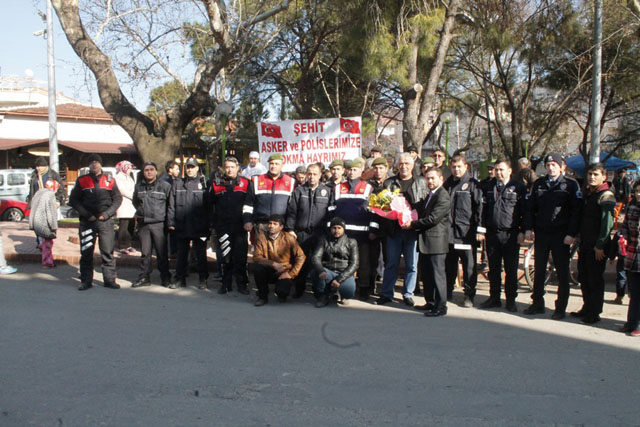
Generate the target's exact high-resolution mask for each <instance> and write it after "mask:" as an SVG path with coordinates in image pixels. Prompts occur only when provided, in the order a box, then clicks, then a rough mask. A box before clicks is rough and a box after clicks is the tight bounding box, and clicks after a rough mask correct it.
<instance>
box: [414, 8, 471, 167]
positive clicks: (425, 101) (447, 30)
mask: <svg viewBox="0 0 640 427" xmlns="http://www.w3.org/2000/svg"><path fill="white" fill-rule="evenodd" d="M459 6H460V0H451V1H450V2H449V7H448V8H447V14H446V17H445V20H444V24H443V26H442V30H440V40H438V45H437V47H436V55H435V59H434V62H433V66H432V67H431V69H430V70H429V77H428V79H427V82H426V88H424V91H423V90H422V87H423V86H422V85H421V84H420V82H418V80H417V75H418V73H417V67H418V47H417V37H415V40H414V41H413V42H414V46H413V49H412V52H411V59H410V60H409V62H408V67H409V88H408V89H407V90H406V91H405V93H404V95H403V100H404V117H403V119H402V124H403V127H404V133H403V145H404V146H405V148H406V147H408V146H410V145H414V146H416V148H417V149H418V155H419V156H422V144H423V143H424V140H425V138H426V136H427V133H428V131H429V129H428V127H427V124H428V122H429V116H430V114H431V110H432V109H433V107H434V105H435V102H436V100H437V97H436V90H437V88H438V84H439V82H440V76H441V75H442V70H443V68H444V63H445V59H446V57H447V51H448V50H449V44H450V43H451V39H452V38H453V28H454V26H455V19H456V13H457V12H458V8H459Z"/></svg>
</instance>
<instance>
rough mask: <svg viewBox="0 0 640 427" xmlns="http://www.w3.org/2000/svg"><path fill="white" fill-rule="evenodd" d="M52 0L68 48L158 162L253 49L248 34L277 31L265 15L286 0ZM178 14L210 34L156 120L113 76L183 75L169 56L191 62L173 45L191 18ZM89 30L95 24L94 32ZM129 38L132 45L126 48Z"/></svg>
mask: <svg viewBox="0 0 640 427" xmlns="http://www.w3.org/2000/svg"><path fill="white" fill-rule="evenodd" d="M52 4H53V7H54V9H55V11H56V14H57V15H58V18H59V20H60V23H61V26H62V29H63V31H64V33H65V35H66V37H67V39H68V41H69V43H70V44H71V46H72V48H73V50H74V51H75V53H76V54H77V55H78V56H79V57H80V59H81V60H82V61H83V62H84V63H85V64H86V66H87V67H88V68H89V69H90V70H91V72H92V73H93V74H94V76H95V78H96V82H97V86H98V94H99V96H100V101H101V102H102V105H103V106H104V108H105V110H106V111H107V112H108V113H109V114H111V116H112V117H113V119H114V121H115V122H116V123H118V124H119V125H120V126H122V128H123V129H124V130H125V131H126V132H127V133H128V134H129V135H130V136H131V138H132V139H133V141H134V144H135V146H136V148H137V149H138V152H139V153H140V156H141V157H142V158H143V159H144V160H145V161H146V160H153V161H156V162H159V163H158V164H162V163H163V161H165V160H166V159H168V158H173V157H174V155H175V153H176V151H177V149H178V147H179V144H180V138H181V137H182V134H183V132H184V130H185V129H186V128H187V126H188V125H189V124H190V123H191V122H192V121H193V120H194V119H196V118H198V117H202V116H209V115H211V114H212V113H213V111H214V105H213V103H212V102H211V90H212V87H213V86H214V84H215V83H216V82H218V83H222V88H218V89H219V91H218V93H217V96H218V97H219V98H224V96H225V94H224V83H225V79H226V73H225V71H226V70H228V69H229V68H233V67H236V66H237V65H238V64H239V63H241V62H242V61H243V60H245V58H247V57H250V56H251V55H254V54H255V53H256V52H255V51H254V50H252V48H255V46H256V45H257V44H256V43H249V42H248V41H249V40H251V39H252V38H256V37H267V36H268V35H269V34H270V32H272V31H277V28H276V27H275V26H274V25H273V24H270V21H271V18H272V17H274V16H275V15H277V14H278V13H280V12H282V11H283V10H285V9H286V8H287V7H288V4H289V0H282V2H281V3H280V4H279V5H277V6H275V7H273V8H271V9H267V6H266V4H265V2H262V1H256V2H252V3H251V7H250V9H249V10H247V11H238V10H229V9H227V5H226V2H225V1H224V0H199V1H195V0H194V1H180V0H163V1H159V2H154V3H153V4H148V3H147V2H145V1H144V0H129V1H123V2H112V1H107V2H103V1H97V0H93V1H87V2H85V3H84V4H83V10H82V11H81V10H80V7H79V1H78V0H52ZM185 12H186V13H185ZM181 16H196V17H199V19H200V21H201V23H203V25H202V27H201V28H202V33H201V37H202V38H203V39H208V40H211V41H212V43H210V45H211V48H209V49H207V50H206V51H204V52H202V55H201V57H200V60H199V61H198V62H197V65H196V67H195V70H193V72H192V76H193V77H192V79H193V81H192V83H191V84H186V83H182V84H181V85H182V87H183V89H184V91H185V93H186V97H185V98H184V100H183V101H182V102H180V103H179V104H178V105H175V106H173V107H171V108H168V109H166V110H165V111H164V112H163V114H164V120H162V121H158V120H156V121H154V120H152V118H151V117H150V116H149V115H148V114H144V113H142V112H140V111H139V110H138V109H137V108H136V107H135V106H134V105H133V104H132V103H131V102H130V101H129V100H128V99H127V97H126V96H125V95H124V93H123V91H122V89H121V86H120V82H119V78H120V79H123V80H126V79H127V78H128V79H131V80H134V81H138V82H140V81H145V80H144V79H145V78H154V79H158V78H160V76H163V77H164V78H165V79H167V78H169V79H171V80H175V81H177V82H183V79H182V74H185V72H184V71H183V72H182V73H181V72H179V71H176V69H175V68H172V67H171V64H170V63H169V61H168V58H171V57H173V56H177V59H178V61H177V63H178V64H181V65H182V66H184V65H185V64H187V63H189V62H190V61H188V60H187V59H186V55H185V54H184V53H182V55H181V53H180V50H179V49H177V50H176V48H177V47H179V46H180V44H182V45H183V46H186V45H187V44H188V41H187V39H186V34H187V33H188V31H187V30H188V28H189V26H187V25H184V24H185V23H184V22H182V21H181V19H182V18H181ZM85 20H86V21H87V23H88V24H87V26H85V24H84V21H85ZM89 30H93V36H91V35H90V34H89ZM135 46H137V50H133V49H132V48H133V47H135ZM182 52H184V51H182ZM180 56H182V57H181V58H180ZM114 58H125V59H121V60H120V61H117V60H116V61H114ZM116 67H118V68H116ZM117 71H118V73H117Z"/></svg>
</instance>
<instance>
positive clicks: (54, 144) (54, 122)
mask: <svg viewBox="0 0 640 427" xmlns="http://www.w3.org/2000/svg"><path fill="white" fill-rule="evenodd" d="M52 13H53V11H52V7H51V0H47V65H48V93H49V167H50V168H51V169H53V170H54V171H56V172H60V165H59V162H58V116H57V115H56V72H55V62H54V55H53V15H52Z"/></svg>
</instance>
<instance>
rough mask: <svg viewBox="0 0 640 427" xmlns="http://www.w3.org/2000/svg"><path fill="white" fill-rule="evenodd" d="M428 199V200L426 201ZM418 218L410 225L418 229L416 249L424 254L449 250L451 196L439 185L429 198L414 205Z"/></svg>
mask: <svg viewBox="0 0 640 427" xmlns="http://www.w3.org/2000/svg"><path fill="white" fill-rule="evenodd" d="M427 200H428V201H427ZM416 210H417V211H418V219H417V220H416V221H413V223H412V224H411V227H412V228H414V229H416V231H418V233H419V234H418V249H419V250H420V253H422V254H425V255H433V254H446V253H447V252H449V215H450V214H451V198H450V197H449V193H448V192H447V190H445V189H444V187H443V186H440V187H439V188H438V189H436V190H435V192H434V193H433V195H432V196H431V199H429V197H428V196H427V199H425V201H424V202H423V203H420V204H419V205H418V206H416Z"/></svg>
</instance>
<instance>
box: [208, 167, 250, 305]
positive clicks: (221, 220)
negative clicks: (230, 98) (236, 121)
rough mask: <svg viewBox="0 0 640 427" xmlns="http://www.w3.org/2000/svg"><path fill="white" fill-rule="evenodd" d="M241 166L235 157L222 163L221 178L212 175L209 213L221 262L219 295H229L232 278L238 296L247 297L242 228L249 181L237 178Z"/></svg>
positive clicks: (245, 261) (245, 252) (218, 175)
mask: <svg viewBox="0 0 640 427" xmlns="http://www.w3.org/2000/svg"><path fill="white" fill-rule="evenodd" d="M239 170H240V164H239V163H238V159H236V158H235V157H231V156H229V157H226V158H225V160H224V174H223V175H222V176H220V174H215V176H214V177H212V179H211V182H210V184H209V195H210V201H211V206H210V209H211V210H210V212H211V218H212V225H213V227H214V229H215V230H216V245H217V254H218V256H220V258H221V260H220V261H221V262H220V266H221V269H222V285H221V286H220V288H219V289H218V293H219V294H226V293H227V292H231V287H232V282H233V278H234V277H235V279H236V286H237V289H238V292H239V293H241V294H243V295H248V294H249V288H248V283H249V279H248V277H247V250H248V246H249V245H248V242H247V232H246V231H245V230H244V228H243V225H244V224H243V222H242V209H243V208H244V204H245V199H246V196H247V192H248V191H249V180H248V179H247V178H245V177H243V176H240V175H239V174H238V172H239Z"/></svg>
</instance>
